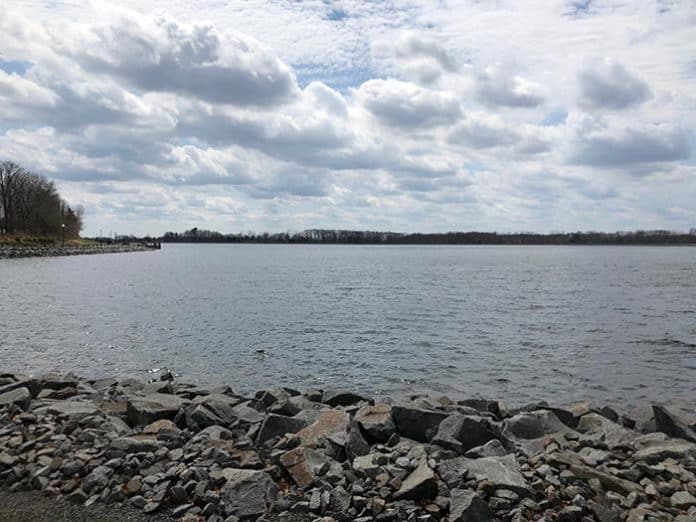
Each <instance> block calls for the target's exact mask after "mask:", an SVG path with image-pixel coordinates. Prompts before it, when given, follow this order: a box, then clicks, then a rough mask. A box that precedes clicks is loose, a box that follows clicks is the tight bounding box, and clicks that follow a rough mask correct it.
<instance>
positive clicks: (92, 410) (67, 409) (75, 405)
mask: <svg viewBox="0 0 696 522" xmlns="http://www.w3.org/2000/svg"><path fill="white" fill-rule="evenodd" d="M34 412H35V413H36V414H37V415H41V414H43V413H50V414H52V415H58V416H62V417H70V418H75V419H77V418H82V417H87V416H90V415H99V414H100V413H101V409H100V408H99V407H98V406H97V405H96V404H94V403H93V402H92V401H84V400H65V401H55V402H52V403H51V404H48V405H46V406H41V407H39V408H36V409H35V410H34Z"/></svg>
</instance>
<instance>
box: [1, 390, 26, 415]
mask: <svg viewBox="0 0 696 522" xmlns="http://www.w3.org/2000/svg"><path fill="white" fill-rule="evenodd" d="M30 402H31V393H29V390H28V389H26V388H16V389H14V390H10V391H6V392H5V393H2V394H0V408H3V407H5V406H13V405H15V404H16V405H17V406H19V407H20V408H22V409H23V410H26V409H27V408H29V403H30Z"/></svg>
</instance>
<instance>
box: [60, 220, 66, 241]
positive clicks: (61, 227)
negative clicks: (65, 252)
mask: <svg viewBox="0 0 696 522" xmlns="http://www.w3.org/2000/svg"><path fill="white" fill-rule="evenodd" d="M60 231H61V235H62V237H63V246H65V223H61V224H60Z"/></svg>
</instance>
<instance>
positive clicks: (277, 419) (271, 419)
mask: <svg viewBox="0 0 696 522" xmlns="http://www.w3.org/2000/svg"><path fill="white" fill-rule="evenodd" d="M308 424H309V423H308V422H307V421H305V420H302V419H296V418H294V417H285V416H283V415H276V414H274V413H269V414H268V415H267V416H266V418H265V419H264V420H263V422H262V423H261V427H260V428H259V432H258V434H257V435H256V443H257V444H263V443H264V442H266V441H267V440H270V439H272V438H274V437H281V436H283V435H285V434H286V433H297V432H298V431H300V430H301V429H302V428H305V427H306V426H307V425H308Z"/></svg>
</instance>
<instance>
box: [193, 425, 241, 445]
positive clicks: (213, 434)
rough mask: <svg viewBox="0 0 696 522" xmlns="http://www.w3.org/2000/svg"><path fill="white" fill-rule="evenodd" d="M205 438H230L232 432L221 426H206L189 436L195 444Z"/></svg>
mask: <svg viewBox="0 0 696 522" xmlns="http://www.w3.org/2000/svg"><path fill="white" fill-rule="evenodd" d="M205 440H232V432H231V431H230V430H228V429H227V428H223V427H222V426H208V427H207V428H205V429H204V430H201V431H199V432H198V433H196V434H195V435H194V436H193V437H192V438H191V442H193V443H195V444H198V443H200V442H202V441H205Z"/></svg>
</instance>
